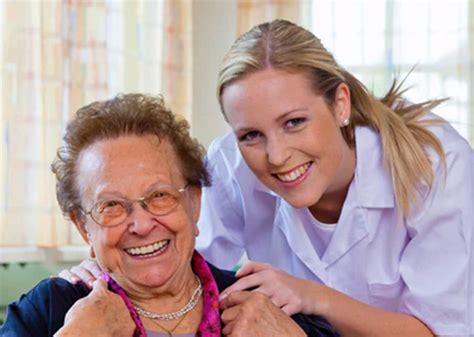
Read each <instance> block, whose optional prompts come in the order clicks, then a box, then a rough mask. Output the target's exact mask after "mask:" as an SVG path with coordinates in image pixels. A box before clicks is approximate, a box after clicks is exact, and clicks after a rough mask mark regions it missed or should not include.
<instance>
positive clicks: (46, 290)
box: [0, 278, 89, 336]
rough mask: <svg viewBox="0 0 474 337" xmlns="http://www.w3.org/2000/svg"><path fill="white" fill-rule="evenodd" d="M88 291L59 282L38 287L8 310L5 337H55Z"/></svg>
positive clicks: (63, 281)
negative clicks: (76, 303) (69, 312)
mask: <svg viewBox="0 0 474 337" xmlns="http://www.w3.org/2000/svg"><path fill="white" fill-rule="evenodd" d="M88 292H89V290H88V289H87V288H86V286H85V285H83V284H79V285H73V284H71V283H69V282H67V281H65V280H63V279H60V278H49V279H45V280H43V281H41V282H40V283H38V284H37V285H36V286H35V287H34V288H33V289H31V290H30V291H29V292H28V293H27V294H25V295H22V296H21V297H20V299H18V300H17V301H15V302H13V303H11V304H9V305H8V307H7V316H6V318H5V323H4V325H3V326H2V328H1V329H0V332H1V335H2V336H33V335H34V336H52V335H53V334H54V333H55V332H56V331H57V330H58V329H59V328H60V327H61V326H62V325H63V323H64V316H65V315H66V312H67V311H68V310H69V308H70V307H71V306H72V305H73V304H74V303H75V302H76V301H77V300H79V299H80V298H82V297H84V296H86V295H87V294H88Z"/></svg>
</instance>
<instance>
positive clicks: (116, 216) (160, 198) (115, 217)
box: [82, 185, 188, 227]
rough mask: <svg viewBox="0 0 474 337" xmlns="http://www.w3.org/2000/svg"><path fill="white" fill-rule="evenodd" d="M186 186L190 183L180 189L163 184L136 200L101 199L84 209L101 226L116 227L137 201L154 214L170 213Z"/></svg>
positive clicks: (130, 212) (130, 211)
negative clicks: (88, 209) (87, 209)
mask: <svg viewBox="0 0 474 337" xmlns="http://www.w3.org/2000/svg"><path fill="white" fill-rule="evenodd" d="M186 188H188V185H186V186H184V187H183V188H180V189H177V188H176V187H173V186H168V185H162V186H159V187H157V188H156V189H154V190H153V191H151V192H150V193H147V194H146V195H145V196H143V197H140V198H137V199H134V200H128V199H121V198H117V199H107V200H100V201H98V202H97V203H95V204H94V206H92V208H91V210H90V211H88V212H86V211H84V210H82V211H83V212H84V214H87V215H90V217H91V218H92V220H94V222H95V223H97V224H98V225H100V226H104V227H115V226H118V225H120V224H122V223H123V222H124V221H125V219H126V218H127V217H128V216H129V215H130V214H132V211H133V204H134V203H135V202H138V203H139V204H140V206H141V207H142V208H143V209H144V210H146V211H147V212H149V213H151V214H153V215H166V214H169V213H170V212H172V211H173V210H174V209H175V208H176V206H178V204H179V199H180V197H181V193H183V192H184V191H185V190H186Z"/></svg>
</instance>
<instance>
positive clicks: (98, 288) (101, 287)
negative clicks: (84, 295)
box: [92, 278, 108, 292]
mask: <svg viewBox="0 0 474 337" xmlns="http://www.w3.org/2000/svg"><path fill="white" fill-rule="evenodd" d="M102 291H108V285H107V281H105V280H102V279H100V278H98V279H96V280H95V281H94V282H93V283H92V292H102Z"/></svg>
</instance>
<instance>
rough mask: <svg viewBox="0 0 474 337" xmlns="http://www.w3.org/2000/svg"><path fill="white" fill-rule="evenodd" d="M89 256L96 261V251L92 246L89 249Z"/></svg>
mask: <svg viewBox="0 0 474 337" xmlns="http://www.w3.org/2000/svg"><path fill="white" fill-rule="evenodd" d="M89 256H90V257H91V258H93V259H95V251H94V248H93V247H92V246H90V247H89Z"/></svg>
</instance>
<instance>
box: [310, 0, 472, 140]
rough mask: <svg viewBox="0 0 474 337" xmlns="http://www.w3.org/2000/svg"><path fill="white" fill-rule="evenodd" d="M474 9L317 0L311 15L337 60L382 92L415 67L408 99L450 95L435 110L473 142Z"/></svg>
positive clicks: (459, 0)
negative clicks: (473, 45)
mask: <svg viewBox="0 0 474 337" xmlns="http://www.w3.org/2000/svg"><path fill="white" fill-rule="evenodd" d="M471 11H472V8H471V2H470V1H468V0H437V1H427V0H410V1H408V0H379V1H375V0H356V1H348V0H347V1H340V0H316V1H313V2H312V12H311V19H312V30H313V32H314V33H315V34H316V35H317V36H318V37H320V38H321V40H322V41H323V44H324V45H325V46H326V47H327V48H328V49H329V50H330V51H331V52H332V53H333V54H334V55H335V57H336V60H337V61H338V62H339V63H340V64H341V65H343V66H344V67H345V68H346V69H347V70H349V71H350V72H352V73H354V74H355V75H356V76H357V77H358V78H359V79H360V80H362V82H363V83H364V84H366V86H367V87H368V88H369V89H372V90H373V91H374V92H375V93H376V94H377V95H383V94H384V93H385V91H386V90H387V89H388V87H389V85H390V83H391V81H392V79H393V76H394V75H396V76H397V77H398V78H400V79H403V78H404V77H405V76H406V74H407V73H408V72H409V71H410V70H412V69H413V70H412V72H411V74H410V75H409V77H408V79H407V81H406V87H411V90H409V91H408V92H407V94H406V97H407V98H408V99H410V100H412V101H415V102H418V101H424V100H427V99H431V98H442V97H449V98H450V100H449V101H447V102H446V103H444V104H443V105H441V106H440V107H438V108H437V109H436V113H438V114H440V115H441V116H443V117H444V118H445V119H447V120H448V121H450V122H451V123H452V124H453V126H454V127H455V128H456V129H457V130H458V131H459V132H460V133H461V134H462V135H463V136H464V137H466V139H468V140H470V142H471V144H474V126H473V122H474V117H473V114H474V109H473V104H472V99H471V97H472V93H474V88H473V85H474V83H472V76H473V71H472V68H473V67H472V62H473V61H472V58H471V56H472V51H471V49H472V47H470V46H471V45H472V43H471V41H472V40H473V38H474V36H473V33H474V31H473V29H472V28H471V26H472V15H471V14H470V13H471Z"/></svg>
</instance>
